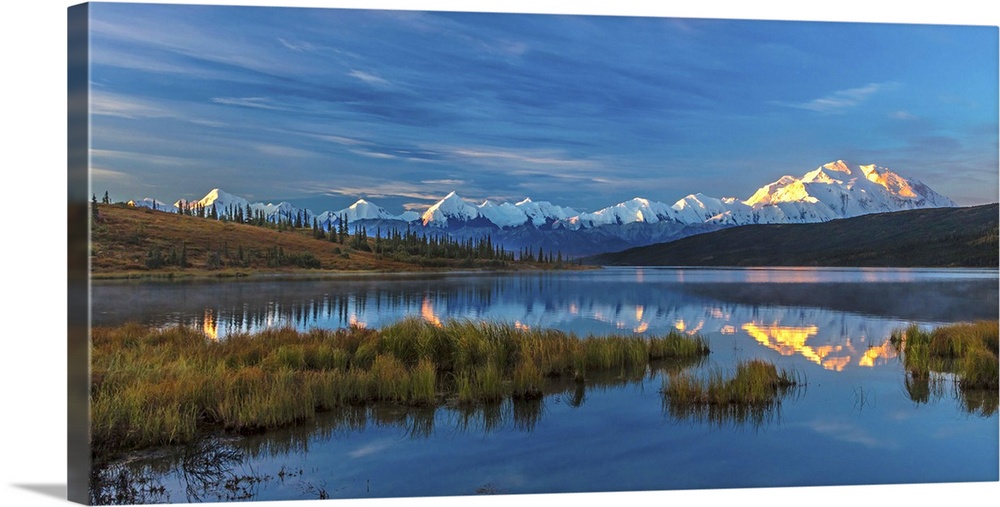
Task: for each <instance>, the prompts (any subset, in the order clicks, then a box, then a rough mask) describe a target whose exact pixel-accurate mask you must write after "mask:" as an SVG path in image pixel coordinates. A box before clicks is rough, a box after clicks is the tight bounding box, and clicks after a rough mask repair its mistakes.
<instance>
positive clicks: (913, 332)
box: [890, 321, 1000, 417]
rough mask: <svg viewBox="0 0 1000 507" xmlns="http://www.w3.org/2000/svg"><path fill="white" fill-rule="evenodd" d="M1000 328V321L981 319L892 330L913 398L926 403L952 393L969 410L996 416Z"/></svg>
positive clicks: (906, 382) (904, 383)
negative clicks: (923, 327)
mask: <svg viewBox="0 0 1000 507" xmlns="http://www.w3.org/2000/svg"><path fill="white" fill-rule="evenodd" d="M998 327H1000V326H998V321H978V322H972V323H958V324H951V325H947V326H940V327H938V328H935V329H933V330H930V331H926V330H922V329H920V327H919V326H917V325H915V324H914V325H911V326H909V327H908V328H906V329H901V330H897V331H894V332H893V333H892V336H891V337H890V343H891V344H892V345H893V346H894V347H896V348H897V349H898V350H899V352H900V356H901V357H902V361H903V366H904V368H905V369H906V377H905V378H904V381H903V385H904V387H905V388H906V392H907V393H908V394H909V396H910V399H911V400H913V401H914V402H916V403H927V402H929V401H931V400H932V399H939V398H941V397H943V396H944V395H946V394H948V393H951V394H953V395H954V396H955V397H956V398H958V400H959V402H960V404H961V405H962V407H963V408H964V409H965V410H966V412H969V413H971V414H979V415H982V416H984V417H988V416H991V415H993V414H995V413H997V407H998V398H997V392H998V353H997V349H998V334H1000V333H998Z"/></svg>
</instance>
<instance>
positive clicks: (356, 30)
mask: <svg viewBox="0 0 1000 507" xmlns="http://www.w3.org/2000/svg"><path fill="white" fill-rule="evenodd" d="M91 31H92V39H91V41H92V42H91V44H92V50H91V64H92V74H91V91H92V109H91V110H92V144H91V146H92V149H91V163H92V187H93V189H94V191H95V192H97V193H98V194H102V193H103V191H104V190H108V191H109V192H110V194H111V196H112V197H113V198H114V199H129V198H142V197H155V198H157V199H160V200H163V201H168V202H173V201H174V200H176V199H178V198H188V199H190V198H200V197H201V196H203V195H204V194H205V193H206V192H207V191H208V190H210V189H212V188H215V187H219V188H223V189H225V190H227V191H229V192H232V193H235V194H238V195H242V196H245V197H247V198H249V199H251V200H262V201H279V200H289V201H291V202H293V203H296V204H300V205H305V206H308V207H310V208H311V209H313V210H314V211H317V212H318V211H323V210H327V209H340V208H342V207H344V206H347V205H349V204H350V203H351V202H353V201H354V200H355V199H357V198H358V197H365V198H367V199H370V200H372V201H374V202H376V203H378V204H381V205H383V206H384V207H386V208H387V209H389V210H390V211H392V212H401V211H402V210H403V208H404V207H408V208H412V209H420V208H421V207H425V206H427V205H429V204H431V203H433V202H434V201H436V200H437V199H440V198H441V197H443V196H444V195H445V194H447V193H448V192H450V191H452V190H454V191H457V192H458V193H459V194H460V195H462V196H463V197H466V198H469V199H472V200H477V201H480V200H482V199H486V198H491V199H498V200H507V201H518V200H521V199H523V198H525V197H531V198H532V199H534V200H547V201H552V202H554V203H558V204H561V205H567V206H571V207H573V208H575V209H577V210H580V211H592V210H596V209H599V208H602V207H605V206H609V205H612V204H615V203H617V202H621V201H624V200H626V199H630V198H632V197H636V196H641V197H646V198H649V199H653V200H657V201H663V202H667V203H672V202H674V201H675V200H677V199H680V198H682V197H684V196H685V195H687V194H690V193H696V192H702V193H705V194H708V195H711V196H716V197H725V196H734V197H739V198H741V199H745V198H747V197H749V196H750V195H751V194H752V193H753V192H754V191H755V190H756V189H757V188H758V187H760V186H762V185H764V184H766V183H769V182H771V181H774V180H776V179H778V178H780V177H781V176H782V175H785V174H792V175H802V174H803V173H805V172H807V171H809V170H812V169H814V168H815V167H818V166H819V165H822V164H823V163H826V162H829V161H832V160H836V159H845V160H849V161H852V162H855V163H865V164H867V163H877V164H879V165H882V166H887V167H889V168H891V169H893V170H895V171H897V172H899V173H901V174H902V175H904V176H907V177H914V178H917V179H919V180H921V181H923V182H924V183H926V184H928V185H929V186H931V187H932V188H933V189H935V190H937V191H938V192H940V193H942V194H945V195H947V196H948V197H951V198H952V199H954V200H955V201H956V202H958V203H959V204H962V205H971V204H980V203H986V202H996V201H997V187H998V157H997V151H998V141H997V140H998V119H997V110H998V103H997V96H998V84H997V76H998V70H997V65H998V63H997V62H998V53H997V43H998V41H997V29H996V28H995V27H977V26H945V25H913V24H909V25H903V24H885V23H832V22H791V21H750V20H742V21H741V20H721V19H716V20H713V19H679V18H654V17H629V16H579V15H577V16H574V15H538V14H482V13H454V12H452V13H444V12H419V11H385V10H347V9H301V8H283V9H276V8H264V7H231V6H220V7H206V6H192V5H135V4H113V3H106V4H101V3H98V4H91Z"/></svg>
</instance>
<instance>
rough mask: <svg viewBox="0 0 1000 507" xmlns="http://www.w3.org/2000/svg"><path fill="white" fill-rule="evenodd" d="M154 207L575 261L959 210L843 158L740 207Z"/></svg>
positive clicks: (459, 202)
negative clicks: (880, 216) (730, 235)
mask: <svg viewBox="0 0 1000 507" xmlns="http://www.w3.org/2000/svg"><path fill="white" fill-rule="evenodd" d="M153 202H156V203H157V205H156V207H157V208H158V209H162V210H165V211H177V210H178V209H181V208H184V207H187V208H193V207H196V206H202V207H205V208H206V209H209V208H211V207H212V206H215V208H216V210H217V212H218V213H220V214H223V213H227V212H231V210H236V209H239V210H246V209H247V208H249V209H250V210H251V211H252V212H253V213H255V214H256V213H258V212H263V214H264V216H265V217H267V219H268V220H271V221H278V220H281V219H289V218H290V219H295V218H296V217H297V216H298V215H299V214H300V213H301V214H302V217H303V219H304V220H305V223H306V224H307V225H312V223H313V218H315V219H316V221H317V222H318V224H319V225H320V227H323V228H324V229H327V230H329V229H332V228H333V227H335V226H336V225H337V224H339V222H340V220H341V217H343V216H346V217H347V220H348V223H349V224H359V223H360V224H362V225H376V224H377V225H378V226H379V227H380V229H381V230H389V229H391V228H393V227H398V228H406V227H418V228H423V229H425V232H429V233H432V234H444V235H448V236H453V237H458V238H461V239H465V238H469V237H483V236H485V235H486V234H490V235H491V237H492V239H493V241H494V242H500V243H501V244H503V245H504V246H505V247H507V248H509V249H513V248H523V247H524V246H532V247H533V248H537V247H539V246H541V247H544V248H546V249H558V250H561V251H562V252H564V253H565V254H567V255H571V256H573V255H587V254H592V253H600V252H610V251H616V250H621V249H624V248H630V247H633V246H643V245H648V244H652V243H658V242H664V241H672V240H674V239H679V238H682V237H685V236H690V235H692V234H698V233H701V232H709V231H713V230H717V229H720V228H724V227H734V226H741V225H748V224H775V223H808V222H823V221H827V220H834V219H838V218H848V217H854V216H859V215H864V214H869V213H884V212H891V211H902V210H909V209H916V208H934V207H949V206H956V204H955V203H954V202H953V201H952V200H951V199H948V198H947V197H945V196H943V195H941V194H938V193H937V192H935V191H933V190H931V189H930V188H929V187H927V186H926V185H924V184H923V183H921V182H919V181H917V180H915V179H908V178H904V177H903V176H900V175H899V174H897V173H895V172H893V171H891V170H889V169H888V168H885V167H880V166H877V165H874V164H872V165H852V164H849V163H847V162H844V161H842V160H838V161H835V162H830V163H828V164H824V165H822V166H820V167H818V168H817V169H815V170H812V171H809V172H807V173H806V174H805V175H803V176H801V177H794V176H783V177H782V178H780V179H778V180H777V181H775V182H773V183H770V184H767V185H764V186H763V187H761V188H760V189H759V190H757V192H755V193H754V194H753V195H752V196H750V197H749V198H748V199H746V200H739V199H737V198H735V197H724V198H715V197H709V196H707V195H704V194H701V193H698V194H691V195H688V196H687V197H684V198H683V199H680V200H678V201H677V202H675V203H674V204H673V205H669V204H665V203H662V202H657V201H652V200H649V199H645V198H641V197H636V198H633V199H630V200H628V201H625V202H621V203H618V204H615V205H613V206H609V207H606V208H603V209H600V210H597V211H594V212H578V211H576V210H574V209H572V208H567V207H562V206H558V205H555V204H552V203H549V202H536V201H532V200H531V199H524V200H522V201H520V202H517V203H514V204H511V203H509V202H500V203H497V202H492V201H489V200H487V201H484V202H483V203H481V204H478V205H476V204H474V203H471V202H469V201H466V200H465V199H463V198H461V197H459V196H458V194H456V193H455V192H451V193H449V194H448V195H447V196H445V197H444V198H443V199H441V200H440V201H438V202H436V203H434V204H433V205H432V206H430V207H429V208H427V210H426V211H424V213H423V214H418V213H417V212H415V211H406V212H404V213H402V214H399V215H395V214H392V213H390V212H389V211H387V210H385V209H384V208H382V207H380V206H378V205H376V204H374V203H372V202H370V201H367V200H365V199H359V200H358V201H357V202H355V203H354V204H352V205H351V206H350V207H348V208H344V209H341V210H338V211H324V212H322V213H319V214H315V213H313V212H312V211H310V210H308V209H300V208H296V207H295V206H293V205H292V204H290V203H287V202H281V203H278V204H272V203H267V204H265V203H261V202H257V203H251V202H249V201H247V200H246V199H244V198H242V197H238V196H235V195H233V194H229V193H227V192H224V191H222V190H219V189H213V190H212V191H211V192H209V193H208V194H207V195H206V196H205V197H203V198H202V199H200V200H198V201H190V202H189V201H184V200H179V201H177V202H175V203H174V205H173V206H167V205H164V204H163V203H161V202H159V201H154V200H153V199H149V198H146V199H143V200H141V201H136V205H139V206H147V207H152V206H153V204H152V203H153ZM227 210H228V211H227ZM383 226H384V227H383ZM369 234H372V232H371V231H370V230H369Z"/></svg>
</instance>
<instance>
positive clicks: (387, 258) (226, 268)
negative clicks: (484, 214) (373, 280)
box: [91, 204, 573, 278]
mask: <svg viewBox="0 0 1000 507" xmlns="http://www.w3.org/2000/svg"><path fill="white" fill-rule="evenodd" d="M92 206H93V209H94V210H96V211H94V212H93V221H92V233H91V273H92V275H93V276H94V277H95V278H126V277H144V276H171V277H172V276H246V275H251V274H255V273H262V272H267V273H313V274H321V273H326V272H351V271H382V272H399V271H422V270H435V269H497V270H503V269H559V268H572V267H573V266H572V265H570V264H569V263H564V262H561V261H559V260H556V258H555V256H554V255H546V258H543V259H538V258H537V257H536V256H534V255H532V256H530V257H528V258H524V259H522V258H521V257H520V256H518V257H516V258H515V255H514V254H513V253H512V252H507V251H504V250H502V249H501V248H499V247H496V246H494V245H492V244H491V243H490V241H489V239H488V238H487V239H484V240H482V241H478V242H472V241H467V242H465V243H457V242H454V241H448V240H444V239H438V238H426V237H423V236H417V235H416V234H410V235H407V234H406V233H405V232H400V233H399V234H398V235H397V236H396V237H394V238H375V237H374V234H373V233H368V232H363V231H355V233H353V234H350V233H346V232H341V233H340V234H338V233H337V231H333V234H331V233H328V232H324V231H320V230H316V229H314V228H311V227H299V228H296V227H285V226H275V225H273V224H268V225H264V226H260V225H251V224H244V223H237V222H233V221H223V220H214V219H208V218H202V217H198V216H189V215H182V214H176V213H168V212H163V211H157V210H152V209H149V208H141V207H129V206H125V205H121V204H93V205H92Z"/></svg>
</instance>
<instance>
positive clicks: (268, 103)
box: [212, 97, 285, 111]
mask: <svg viewBox="0 0 1000 507" xmlns="http://www.w3.org/2000/svg"><path fill="white" fill-rule="evenodd" d="M212 102H215V103H216V104H223V105H227V106H241V107H251V108H255V109H269V110H273V111H281V110H283V109H285V108H283V107H280V106H277V105H275V104H274V102H273V101H272V100H271V99H269V98H267V97H215V98H213V99H212Z"/></svg>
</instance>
